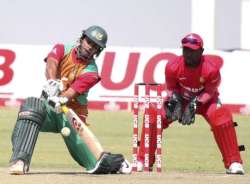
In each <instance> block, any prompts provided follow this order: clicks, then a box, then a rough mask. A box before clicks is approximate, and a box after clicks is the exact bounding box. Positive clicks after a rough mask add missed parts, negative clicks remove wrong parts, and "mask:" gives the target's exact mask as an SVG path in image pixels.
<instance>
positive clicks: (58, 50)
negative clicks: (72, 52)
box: [45, 43, 64, 62]
mask: <svg viewBox="0 0 250 184" xmlns="http://www.w3.org/2000/svg"><path fill="white" fill-rule="evenodd" d="M49 57H52V58H54V59H56V60H57V61H58V62H60V61H61V60H62V59H63V57H64V45H63V44H59V43H58V44H56V45H55V46H54V47H53V49H52V50H51V51H50V52H49V54H48V55H47V57H46V58H45V61H46V59H47V58H49Z"/></svg>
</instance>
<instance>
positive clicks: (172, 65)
mask: <svg viewBox="0 0 250 184" xmlns="http://www.w3.org/2000/svg"><path fill="white" fill-rule="evenodd" d="M177 68H178V67H177V62H176V61H174V62H171V61H170V62H168V63H167V65H166V68H165V82H166V89H167V96H168V97H170V96H172V94H173V92H176V93H179V92H180V86H179V84H178V80H177Z"/></svg>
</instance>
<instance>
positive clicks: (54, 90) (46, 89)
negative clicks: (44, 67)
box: [42, 79, 63, 98]
mask: <svg viewBox="0 0 250 184" xmlns="http://www.w3.org/2000/svg"><path fill="white" fill-rule="evenodd" d="M62 90H63V83H62V81H61V80H53V79H49V80H47V81H46V84H45V85H44V86H43V92H42V93H43V95H44V97H45V98H48V97H52V96H58V95H59V94H60V92H61V91H62Z"/></svg>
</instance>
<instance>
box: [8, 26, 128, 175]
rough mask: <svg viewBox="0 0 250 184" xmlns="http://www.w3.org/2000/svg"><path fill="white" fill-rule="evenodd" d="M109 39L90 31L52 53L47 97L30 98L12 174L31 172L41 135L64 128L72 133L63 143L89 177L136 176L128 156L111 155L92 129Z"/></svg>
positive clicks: (20, 120) (19, 126)
mask: <svg viewBox="0 0 250 184" xmlns="http://www.w3.org/2000/svg"><path fill="white" fill-rule="evenodd" d="M107 39H108V35H107V32H106V31H105V30H104V29H103V28H102V27H100V26H90V27H89V28H87V29H86V30H84V31H83V32H82V34H81V36H80V39H79V40H78V43H77V44H76V45H65V44H56V45H55V46H54V47H53V49H52V50H51V51H50V52H49V54H48V55H47V57H46V58H45V62H46V72H45V74H46V78H47V82H46V84H45V85H44V87H43V92H42V96H41V98H36V97H29V98H27V99H26V100H25V101H24V103H23V104H22V105H21V107H20V111H19V113H18V116H17V121H16V124H15V127H14V130H13V133H12V146H13V148H12V152H13V153H12V156H11V159H10V168H9V172H10V174H16V175H23V174H25V173H27V172H28V171H29V166H30V163H31V158H32V154H33V150H34V147H35V145H36V141H37V137H38V134H39V132H53V133H60V132H61V130H62V129H63V130H68V132H67V136H65V137H63V138H64V142H65V144H66V146H67V148H68V151H69V153H70V155H71V156H72V158H73V159H74V160H75V161H76V162H77V163H78V164H79V165H81V166H82V167H84V168H85V169H86V171H87V173H90V174H110V173H112V174H116V173H122V174H129V173H130V172H131V165H130V163H129V162H128V161H127V160H126V159H125V158H124V156H123V155H122V154H112V153H109V152H105V151H104V150H103V148H102V146H101V145H100V143H99V142H98V140H97V139H96V138H95V136H94V135H93V133H92V132H91V131H90V130H89V129H88V127H87V126H86V125H87V121H86V118H87V116H88V107H87V103H88V101H87V96H88V92H89V90H90V89H91V88H92V87H93V86H94V85H95V84H97V83H98V82H99V81H100V80H101V79H100V77H99V75H98V68H97V65H96V62H95V59H96V58H97V57H98V56H99V54H100V53H101V52H102V51H103V49H104V48H105V47H106V43H107ZM61 107H67V108H64V109H66V111H64V112H62V109H63V108H61ZM70 113H71V114H70ZM76 116H77V117H76ZM79 122H82V124H84V123H85V124H86V125H84V126H83V125H81V124H80V123H79ZM65 127H67V128H66V129H65ZM83 128H84V129H83ZM62 132H63V131H62ZM64 134H65V133H64Z"/></svg>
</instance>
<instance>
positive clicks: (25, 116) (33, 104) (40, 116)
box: [17, 97, 46, 127]
mask: <svg viewBox="0 0 250 184" xmlns="http://www.w3.org/2000/svg"><path fill="white" fill-rule="evenodd" d="M45 116H46V109H45V104H44V102H43V101H42V100H41V99H39V98H35V97H29V98H27V99H26V100H25V101H24V103H23V104H22V105H21V108H20V111H19V113H18V117H17V120H30V121H33V122H35V123H37V124H38V125H39V126H40V127H41V126H42V124H43V122H44V119H45Z"/></svg>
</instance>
